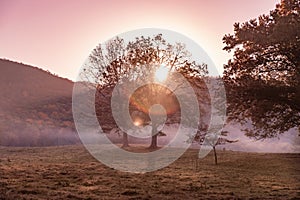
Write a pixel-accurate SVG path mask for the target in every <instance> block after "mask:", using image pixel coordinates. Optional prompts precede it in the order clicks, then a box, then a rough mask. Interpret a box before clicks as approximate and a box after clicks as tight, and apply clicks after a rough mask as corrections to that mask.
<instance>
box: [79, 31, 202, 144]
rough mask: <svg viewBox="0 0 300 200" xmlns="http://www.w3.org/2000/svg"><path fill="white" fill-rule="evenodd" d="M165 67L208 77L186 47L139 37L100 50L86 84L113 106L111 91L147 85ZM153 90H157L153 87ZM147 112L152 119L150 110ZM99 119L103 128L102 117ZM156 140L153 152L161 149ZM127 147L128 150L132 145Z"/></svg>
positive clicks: (157, 37) (93, 58) (85, 74)
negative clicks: (123, 82)
mask: <svg viewBox="0 0 300 200" xmlns="http://www.w3.org/2000/svg"><path fill="white" fill-rule="evenodd" d="M161 65H164V66H165V67H167V68H168V71H169V72H172V71H177V72H180V73H181V74H183V75H184V76H186V77H199V78H200V77H202V76H204V75H206V74H207V73H208V71H207V65H206V64H198V63H196V62H195V61H193V60H191V53H190V52H189V51H188V50H187V49H186V47H185V45H184V44H182V43H175V44H169V43H167V42H166V40H165V39H163V37H162V34H157V35H155V36H153V37H143V36H141V37H137V38H136V39H135V40H134V41H129V42H128V43H125V42H124V40H123V39H122V38H119V37H117V38H115V39H112V40H110V41H109V42H107V43H106V44H105V45H99V46H97V47H96V48H95V49H94V50H93V52H92V54H91V55H90V57H89V63H88V64H87V66H85V67H84V70H83V73H82V76H83V77H85V78H84V79H85V80H86V82H88V83H92V84H88V85H90V86H91V87H96V88H97V92H98V94H97V95H98V96H99V97H100V96H102V97H104V98H106V99H107V100H106V102H107V103H109V102H110V95H111V94H109V95H107V93H106V94H104V93H103V91H107V88H114V87H115V85H116V84H117V83H118V82H119V83H120V81H121V80H127V82H128V81H129V82H136V81H144V80H145V79H147V78H149V75H151V74H154V73H155V71H156V70H157V67H159V66H161ZM153 66H154V67H153ZM155 66H157V67H155ZM129 72H133V73H129ZM130 74H131V75H130ZM132 74H134V75H132ZM130 76H131V77H130ZM178 84H179V85H180V83H178ZM152 89H154V90H155V88H153V87H152ZM156 89H157V88H156ZM147 95H149V94H145V95H144V97H145V98H150V96H147ZM160 95H162V94H160ZM151 101H152V100H151ZM151 101H149V102H151ZM97 106H102V107H103V103H99V102H98V103H97V102H96V107H97ZM136 109H138V108H136ZM143 112H145V113H146V114H148V115H149V113H147V112H148V111H147V110H146V111H145V110H143ZM97 115H98V117H99V119H100V124H101V116H100V115H101V113H98V114H97ZM104 115H105V117H107V115H108V113H107V112H105V114H104ZM102 117H103V115H102ZM111 119H112V118H111ZM108 121H111V120H108ZM152 129H153V131H152V132H156V130H155V129H156V125H155V124H152ZM124 134H125V136H124V138H127V136H126V134H127V133H125V132H124ZM156 140H157V137H156V135H153V136H152V142H151V145H150V147H151V148H156V147H157V142H156ZM123 145H124V146H128V143H127V144H123Z"/></svg>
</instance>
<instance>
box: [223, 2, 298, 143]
mask: <svg viewBox="0 0 300 200" xmlns="http://www.w3.org/2000/svg"><path fill="white" fill-rule="evenodd" d="M223 42H224V43H225V47H224V50H226V51H228V52H230V51H234V55H233V59H230V60H229V61H228V64H226V65H225V67H224V75H223V77H224V80H225V83H226V86H227V91H228V94H227V97H228V102H229V109H228V111H229V119H231V120H235V121H238V122H242V123H247V125H246V127H248V128H246V129H245V130H246V134H247V135H248V136H250V137H254V138H256V139H263V138H269V137H274V136H278V134H281V133H283V132H285V131H287V130H289V129H290V128H293V127H299V126H300V84H299V83H300V1H299V0H282V1H281V3H280V4H278V5H276V8H275V10H272V11H271V12H270V14H269V15H261V16H259V17H258V18H257V19H252V20H249V21H248V22H245V23H242V24H240V23H235V24H234V34H232V35H231V34H228V35H225V36H224V38H223ZM250 124H252V125H250Z"/></svg>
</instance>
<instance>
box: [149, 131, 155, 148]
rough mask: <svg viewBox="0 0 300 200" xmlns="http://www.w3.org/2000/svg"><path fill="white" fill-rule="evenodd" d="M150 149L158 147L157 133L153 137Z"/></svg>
mask: <svg viewBox="0 0 300 200" xmlns="http://www.w3.org/2000/svg"><path fill="white" fill-rule="evenodd" d="M149 149H157V134H155V135H153V136H152V137H151V145H150V146H149Z"/></svg>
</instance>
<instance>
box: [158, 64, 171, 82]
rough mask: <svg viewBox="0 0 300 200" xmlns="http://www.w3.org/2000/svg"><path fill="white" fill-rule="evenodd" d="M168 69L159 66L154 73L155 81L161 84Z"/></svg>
mask: <svg viewBox="0 0 300 200" xmlns="http://www.w3.org/2000/svg"><path fill="white" fill-rule="evenodd" d="M168 73H169V69H168V68H166V67H165V66H163V65H161V66H160V67H159V68H158V69H157V70H156V72H155V79H156V80H157V81H159V82H162V81H164V80H166V79H167V77H168Z"/></svg>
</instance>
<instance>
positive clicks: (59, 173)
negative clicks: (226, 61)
mask: <svg viewBox="0 0 300 200" xmlns="http://www.w3.org/2000/svg"><path fill="white" fill-rule="evenodd" d="M197 153H198V152H197V150H188V151H187V152H186V153H185V154H184V155H183V156H182V157H181V158H180V159H178V160H177V161H176V162H175V163H173V164H172V165H170V166H168V167H166V168H164V169H161V170H158V171H155V172H150V173H145V174H132V173H125V172H120V171H116V170H114V169H110V168H108V167H106V166H105V165H103V164H101V163H99V162H98V161H96V160H95V159H94V158H93V157H92V156H91V155H90V154H89V153H88V152H87V151H86V150H85V149H84V148H83V147H82V146H65V147H47V148H46V147H44V148H6V147H1V148H0V199H300V184H299V183H300V168H299V164H298V163H300V154H258V153H241V152H231V151H220V152H218V153H219V165H217V166H216V165H214V161H213V155H212V154H210V155H208V156H207V157H206V158H204V159H202V160H198V161H197V162H198V169H196V168H195V166H196V159H195V158H196V156H197Z"/></svg>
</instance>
